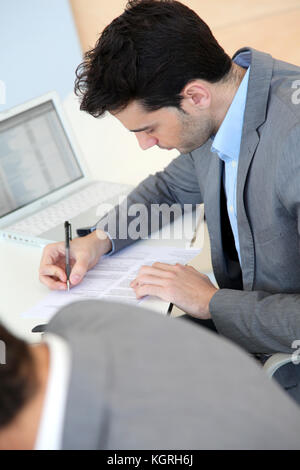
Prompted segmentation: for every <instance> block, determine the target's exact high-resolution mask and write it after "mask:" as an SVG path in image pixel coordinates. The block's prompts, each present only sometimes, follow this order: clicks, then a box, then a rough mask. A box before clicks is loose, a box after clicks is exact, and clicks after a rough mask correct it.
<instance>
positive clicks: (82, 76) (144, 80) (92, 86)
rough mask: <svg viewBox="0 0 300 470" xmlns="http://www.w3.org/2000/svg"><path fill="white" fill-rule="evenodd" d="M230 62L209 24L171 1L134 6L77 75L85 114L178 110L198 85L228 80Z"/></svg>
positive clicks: (138, 1) (139, 0) (136, 0)
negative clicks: (191, 85) (186, 92)
mask: <svg viewBox="0 0 300 470" xmlns="http://www.w3.org/2000/svg"><path fill="white" fill-rule="evenodd" d="M230 68H231V59H230V57H229V56H228V55H227V54H226V53H225V52H224V50H223V49H222V47H221V46H220V45H219V44H218V42H217V41H216V39H215V38H214V36H213V34H212V32H211V30H210V29H209V27H208V26H207V24H206V23H205V22H204V21H202V20H201V18H199V16H198V15H197V14H196V13H195V12H194V11H193V10H191V9H190V8H188V7H187V6H185V5H183V4H182V3H180V2H177V1H173V0H131V1H129V2H128V3H127V5H126V9H125V11H124V13H123V14H122V15H120V16H119V17H118V18H116V19H115V20H114V21H112V23H111V24H109V25H108V26H107V27H106V28H105V29H104V31H103V33H102V34H101V36H100V38H99V39H98V41H97V43H96V46H95V48H94V49H92V50H90V51H89V52H87V53H86V54H85V58H84V61H83V62H82V63H81V64H80V65H79V66H78V68H77V70H76V77H77V78H76V81H75V93H76V95H77V96H80V97H81V108H80V109H81V110H83V111H87V112H88V113H90V114H92V115H93V116H95V117H98V116H101V115H102V114H103V113H105V112H106V111H119V110H122V109H124V108H125V107H126V106H127V105H128V104H129V103H130V102H131V101H132V100H138V101H139V102H140V103H141V104H142V105H143V106H144V108H145V109H146V110H148V111H155V110H157V109H160V108H162V107H165V106H174V107H177V108H180V103H181V99H182V98H181V96H180V93H181V92H182V90H183V88H184V86H185V85H186V84H187V83H188V82H190V81H191V80H194V79H204V80H206V81H208V82H211V83H214V82H218V81H220V80H221V79H222V78H224V77H225V76H226V75H227V74H228V72H229V70H230Z"/></svg>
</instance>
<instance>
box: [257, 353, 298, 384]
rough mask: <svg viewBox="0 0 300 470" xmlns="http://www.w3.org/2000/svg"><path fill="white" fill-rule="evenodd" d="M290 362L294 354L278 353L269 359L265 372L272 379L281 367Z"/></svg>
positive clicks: (264, 366) (265, 364)
mask: <svg viewBox="0 0 300 470" xmlns="http://www.w3.org/2000/svg"><path fill="white" fill-rule="evenodd" d="M289 362H292V354H284V353H276V354H273V355H272V356H271V357H269V359H268V360H267V361H266V362H265V363H264V365H263V370H264V371H265V372H266V374H267V376H268V377H269V378H270V379H271V378H272V377H273V375H274V374H275V372H276V371H277V370H278V369H279V368H280V367H282V366H284V365H285V364H288V363H289Z"/></svg>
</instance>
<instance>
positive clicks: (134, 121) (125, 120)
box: [111, 101, 159, 132]
mask: <svg viewBox="0 0 300 470" xmlns="http://www.w3.org/2000/svg"><path fill="white" fill-rule="evenodd" d="M111 114H112V115H113V116H114V117H116V118H117V119H119V121H120V122H122V124H123V125H124V126H125V127H127V129H129V130H130V131H132V132H142V131H144V130H148V129H149V128H150V127H152V126H153V125H154V123H155V120H156V119H157V118H158V117H159V113H158V112H157V111H147V110H145V108H144V107H143V106H142V105H141V104H140V103H138V102H137V101H132V102H131V103H129V104H128V105H127V106H126V108H124V109H122V110H120V111H115V112H111Z"/></svg>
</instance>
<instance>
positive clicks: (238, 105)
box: [211, 51, 251, 264]
mask: <svg viewBox="0 0 300 470" xmlns="http://www.w3.org/2000/svg"><path fill="white" fill-rule="evenodd" d="M250 61H251V52H250V51H246V52H242V53H241V54H239V55H238V56H237V57H235V59H234V62H235V63H236V64H238V65H240V66H241V67H244V68H246V67H248V70H247V72H246V74H245V75H244V78H243V80H242V82H241V84H240V86H239V88H238V90H237V92H236V94H235V96H234V98H233V101H232V103H231V105H230V108H229V109H228V111H227V113H226V116H225V118H224V120H223V122H222V124H221V126H220V128H219V130H218V132H217V133H216V135H215V137H214V138H213V139H212V140H213V144H212V147H211V151H212V152H216V153H217V154H218V156H219V158H220V159H221V160H223V161H224V163H225V171H224V175H223V178H224V180H223V182H224V189H225V194H226V199H227V211H228V216H229V220H230V224H231V228H232V232H233V236H234V241H235V247H236V250H237V253H238V257H239V261H240V264H241V253H240V242H239V233H238V225H237V212H236V183H237V173H238V163H239V154H240V147H241V140H242V131H243V122H244V113H245V107H246V99H247V91H248V81H249V71H250Z"/></svg>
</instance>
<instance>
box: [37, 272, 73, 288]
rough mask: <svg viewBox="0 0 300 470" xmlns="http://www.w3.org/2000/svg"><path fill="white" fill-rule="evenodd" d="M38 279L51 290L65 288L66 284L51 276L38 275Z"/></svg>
mask: <svg viewBox="0 0 300 470" xmlns="http://www.w3.org/2000/svg"><path fill="white" fill-rule="evenodd" d="M40 281H41V283H42V284H45V286H47V287H48V288H49V289H51V290H66V289H67V284H66V283H63V282H60V281H56V280H55V279H53V278H52V277H49V276H43V275H40Z"/></svg>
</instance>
